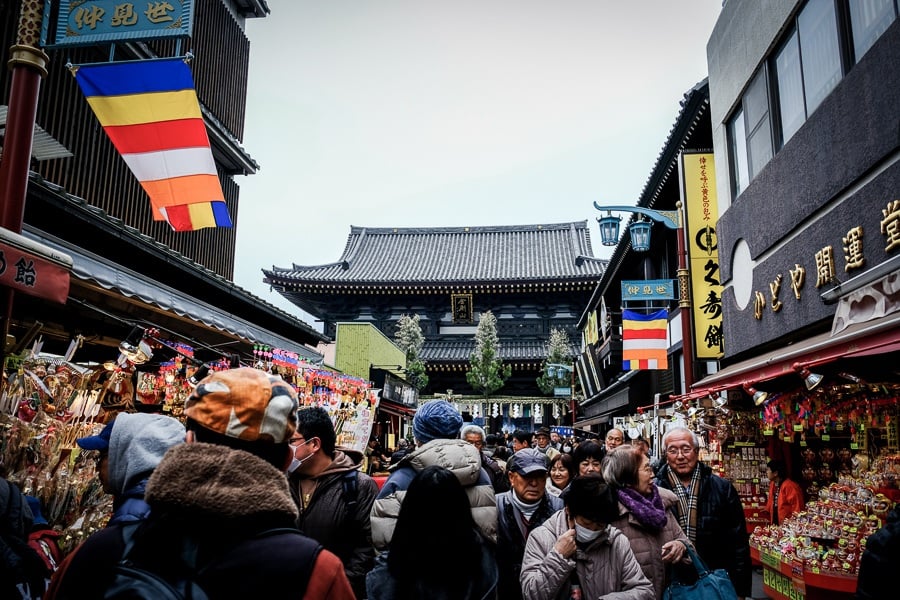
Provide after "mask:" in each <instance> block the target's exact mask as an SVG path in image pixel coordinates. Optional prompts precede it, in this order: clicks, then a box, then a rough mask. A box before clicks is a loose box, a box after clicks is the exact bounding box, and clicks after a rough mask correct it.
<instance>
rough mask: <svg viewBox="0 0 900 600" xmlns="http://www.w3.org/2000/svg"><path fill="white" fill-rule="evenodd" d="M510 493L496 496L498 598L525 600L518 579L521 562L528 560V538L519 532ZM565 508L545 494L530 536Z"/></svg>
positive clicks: (520, 571)
mask: <svg viewBox="0 0 900 600" xmlns="http://www.w3.org/2000/svg"><path fill="white" fill-rule="evenodd" d="M510 494H515V492H514V491H512V490H510V491H509V492H505V493H503V494H499V495H498V496H497V571H498V572H499V575H500V578H499V581H498V584H497V591H498V597H499V598H503V600H507V599H509V600H517V599H521V598H522V584H521V583H520V582H519V575H520V574H521V573H522V559H523V558H524V556H525V542H527V541H528V536H527V535H526V536H523V535H522V530H521V529H520V528H519V525H518V520H519V519H520V516H519V513H518V512H517V511H516V509H515V506H513V503H512V500H511V499H510ZM562 508H563V501H562V500H560V499H559V498H557V497H556V496H553V495H550V494H546V493H545V494H544V497H543V498H541V505H540V506H538V508H537V510H536V511H535V512H534V514H533V515H531V521H529V523H528V532H529V533H530V532H532V531H534V530H535V529H536V528H537V527H539V526H541V525H543V523H544V521H546V520H547V519H549V518H550V517H551V516H552V515H554V514H555V513H556V511H558V510H560V509H562Z"/></svg>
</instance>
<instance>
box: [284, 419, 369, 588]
mask: <svg viewBox="0 0 900 600" xmlns="http://www.w3.org/2000/svg"><path fill="white" fill-rule="evenodd" d="M336 441H337V436H336V434H335V431H334V424H333V423H332V421H331V417H329V416H328V412H327V411H326V410H325V409H324V408H321V407H318V406H317V407H311V408H303V409H301V410H299V411H298V412H297V431H295V432H294V435H293V436H292V437H291V438H290V446H291V451H292V453H293V454H292V460H291V465H290V467H288V471H289V475H288V478H289V480H290V487H291V493H292V494H293V496H294V501H295V502H296V503H297V508H298V509H299V510H300V517H299V519H297V528H298V529H300V531H302V532H303V533H305V534H306V535H308V536H309V537H311V538H312V539H314V540H316V541H317V542H319V543H320V544H322V546H324V547H325V548H326V549H327V550H330V551H331V552H333V553H334V554H336V555H337V557H338V558H340V559H341V562H343V563H344V572H345V573H346V575H347V579H348V580H350V585H351V586H352V587H353V592H354V593H355V594H356V597H357V598H364V597H365V589H366V573H367V572H368V571H369V570H371V569H372V565H373V564H374V561H375V549H374V548H373V547H372V539H371V538H372V524H371V520H370V518H369V512H370V511H371V510H372V504H373V503H374V502H375V496H377V495H378V485H377V484H376V483H375V481H374V480H373V479H372V478H371V477H370V476H368V475H366V474H365V473H363V472H361V471H360V466H361V464H362V452H357V451H355V450H351V449H350V448H344V447H341V446H337V447H336V446H335V443H336Z"/></svg>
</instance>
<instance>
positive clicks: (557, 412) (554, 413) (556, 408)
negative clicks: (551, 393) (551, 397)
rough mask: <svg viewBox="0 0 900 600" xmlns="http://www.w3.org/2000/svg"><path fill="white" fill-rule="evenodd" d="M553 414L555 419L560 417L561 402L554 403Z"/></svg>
mask: <svg viewBox="0 0 900 600" xmlns="http://www.w3.org/2000/svg"><path fill="white" fill-rule="evenodd" d="M552 414H553V418H554V419H559V404H554V405H553V413H552Z"/></svg>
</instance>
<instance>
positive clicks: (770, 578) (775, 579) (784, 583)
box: [763, 568, 806, 600]
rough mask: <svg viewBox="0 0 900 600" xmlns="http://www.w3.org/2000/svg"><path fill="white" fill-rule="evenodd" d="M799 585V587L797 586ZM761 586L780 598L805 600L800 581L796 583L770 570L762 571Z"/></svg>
mask: <svg viewBox="0 0 900 600" xmlns="http://www.w3.org/2000/svg"><path fill="white" fill-rule="evenodd" d="M798 584H799V585H798ZM763 586H765V587H767V588H769V589H771V590H773V591H775V592H777V593H778V594H780V595H781V597H782V598H788V599H789V600H805V599H806V594H805V590H804V589H803V587H804V586H803V585H802V581H801V582H797V581H796V580H794V579H791V578H790V577H787V576H786V575H782V574H781V573H780V572H778V571H773V570H772V569H768V568H764V569H763Z"/></svg>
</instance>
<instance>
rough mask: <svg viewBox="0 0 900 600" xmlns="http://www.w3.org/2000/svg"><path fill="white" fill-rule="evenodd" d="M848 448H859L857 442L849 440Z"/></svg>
mask: <svg viewBox="0 0 900 600" xmlns="http://www.w3.org/2000/svg"><path fill="white" fill-rule="evenodd" d="M850 449H851V450H859V444H857V443H856V442H850Z"/></svg>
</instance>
